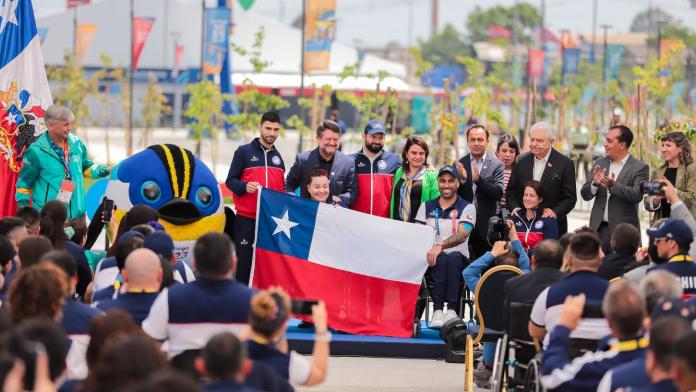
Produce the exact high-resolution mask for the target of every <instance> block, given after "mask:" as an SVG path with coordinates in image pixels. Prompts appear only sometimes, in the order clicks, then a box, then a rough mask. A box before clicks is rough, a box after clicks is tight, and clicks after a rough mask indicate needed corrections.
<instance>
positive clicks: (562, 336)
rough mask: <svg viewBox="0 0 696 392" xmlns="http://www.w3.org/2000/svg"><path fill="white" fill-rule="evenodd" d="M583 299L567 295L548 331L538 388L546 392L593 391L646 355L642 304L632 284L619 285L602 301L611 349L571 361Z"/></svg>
mask: <svg viewBox="0 0 696 392" xmlns="http://www.w3.org/2000/svg"><path fill="white" fill-rule="evenodd" d="M597 242H598V243H599V241H597ZM571 247H572V245H571ZM585 298H586V295H585V294H583V293H581V294H579V295H569V296H568V297H567V298H566V299H565V300H564V303H563V305H562V310H561V313H560V315H559V318H558V323H557V324H556V325H555V327H554V328H553V329H552V330H551V339H550V340H549V345H548V347H547V348H546V350H545V351H544V355H543V357H542V361H541V373H542V375H541V384H542V385H543V386H544V387H545V388H546V389H549V390H558V391H595V390H597V386H598V385H599V382H600V380H601V379H602V377H603V376H604V374H605V373H606V372H607V371H609V370H611V369H612V368H615V367H617V366H619V365H621V364H624V363H629V362H631V361H633V360H634V359H636V358H640V357H642V356H644V355H645V348H646V347H647V345H648V340H647V339H646V338H643V337H642V334H643V320H644V318H645V316H646V314H645V302H644V301H643V298H642V297H641V296H640V294H638V290H637V289H636V288H635V285H634V284H633V283H631V282H627V281H619V282H616V283H613V284H612V285H611V286H610V287H609V288H608V289H607V291H606V296H605V297H604V300H603V301H602V312H603V314H604V317H605V319H606V322H607V324H608V325H609V328H610V330H611V336H612V338H613V340H611V341H610V347H609V348H608V349H607V350H606V351H597V352H594V353H586V354H585V355H583V356H581V357H579V358H576V359H571V357H570V354H569V346H570V337H571V333H572V331H573V330H575V329H576V328H578V326H579V325H580V324H581V323H582V320H583V318H582V315H583V309H584V307H585Z"/></svg>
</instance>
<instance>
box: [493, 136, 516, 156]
mask: <svg viewBox="0 0 696 392" xmlns="http://www.w3.org/2000/svg"><path fill="white" fill-rule="evenodd" d="M503 144H507V145H508V147H510V148H512V149H513V150H515V156H516V157H517V156H519V155H520V145H519V143H517V139H515V137H514V136H512V135H510V134H508V133H506V134H505V135H502V136H500V137H499V138H498V145H497V146H496V148H495V151H500V149H501V148H502V147H503Z"/></svg>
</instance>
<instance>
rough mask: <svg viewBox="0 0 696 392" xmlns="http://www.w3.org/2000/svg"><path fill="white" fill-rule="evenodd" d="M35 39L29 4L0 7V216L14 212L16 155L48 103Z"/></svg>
mask: <svg viewBox="0 0 696 392" xmlns="http://www.w3.org/2000/svg"><path fill="white" fill-rule="evenodd" d="M39 39H40V38H39V35H38V32H37V28H36V20H35V19H34V11H33V9H32V5H31V0H4V1H3V2H2V3H0V189H2V191H0V217H3V216H7V215H12V214H14V211H15V209H16V203H15V185H16V183H17V175H18V173H19V170H20V169H21V167H22V156H23V154H24V151H25V150H26V149H27V147H29V145H30V144H31V143H32V142H33V141H34V140H36V137H37V136H38V135H39V134H40V133H41V132H43V131H44V130H45V128H46V127H45V125H44V123H43V115H44V110H45V109H46V108H47V107H48V106H49V105H51V102H52V101H51V92H50V90H49V88H48V80H47V79H46V69H45V68H44V61H43V54H42V53H41V45H40V42H39Z"/></svg>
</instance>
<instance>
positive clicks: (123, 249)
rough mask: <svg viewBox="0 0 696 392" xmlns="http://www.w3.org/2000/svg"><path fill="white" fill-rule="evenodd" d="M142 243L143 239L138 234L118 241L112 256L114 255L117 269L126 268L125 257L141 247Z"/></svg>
mask: <svg viewBox="0 0 696 392" xmlns="http://www.w3.org/2000/svg"><path fill="white" fill-rule="evenodd" d="M144 243H145V241H144V240H143V239H142V238H140V237H138V236H133V237H131V238H127V239H124V240H120V241H118V244H116V252H114V256H115V257H116V266H118V269H119V270H122V269H124V268H126V259H127V258H128V255H130V254H131V253H132V252H133V251H134V250H136V249H140V248H142V247H143V244H144Z"/></svg>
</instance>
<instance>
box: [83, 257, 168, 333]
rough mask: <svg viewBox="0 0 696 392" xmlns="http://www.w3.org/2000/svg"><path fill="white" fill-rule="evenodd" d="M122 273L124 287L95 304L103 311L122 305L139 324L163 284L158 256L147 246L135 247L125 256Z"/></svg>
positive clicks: (148, 311) (119, 307) (121, 307)
mask: <svg viewBox="0 0 696 392" xmlns="http://www.w3.org/2000/svg"><path fill="white" fill-rule="evenodd" d="M121 274H122V275H123V287H124V290H125V291H124V292H122V293H121V294H120V295H119V296H118V297H116V299H107V300H104V301H100V302H98V303H97V304H96V305H95V306H96V308H97V309H100V310H101V311H104V312H106V311H107V310H109V309H113V308H118V309H122V310H124V311H126V312H127V313H128V314H130V315H131V317H133V321H135V323H136V324H138V325H141V324H142V323H143V320H145V317H147V315H148V314H149V313H150V308H151V307H152V304H153V302H155V299H157V296H158V295H159V290H160V287H161V286H162V267H161V266H160V259H159V257H158V256H157V255H156V254H155V253H154V252H153V251H151V250H150V249H144V248H143V249H136V250H134V251H133V252H132V253H131V254H130V255H128V258H126V266H125V268H124V269H123V270H122V271H121Z"/></svg>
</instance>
